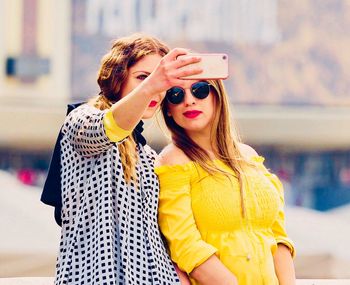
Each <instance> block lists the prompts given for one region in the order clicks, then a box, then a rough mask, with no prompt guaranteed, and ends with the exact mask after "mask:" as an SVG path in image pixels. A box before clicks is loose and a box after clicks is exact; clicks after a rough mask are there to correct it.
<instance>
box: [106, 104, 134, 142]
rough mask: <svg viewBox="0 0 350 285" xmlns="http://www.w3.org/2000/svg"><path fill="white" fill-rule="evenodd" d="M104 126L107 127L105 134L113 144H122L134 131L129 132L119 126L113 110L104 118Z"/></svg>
mask: <svg viewBox="0 0 350 285" xmlns="http://www.w3.org/2000/svg"><path fill="white" fill-rule="evenodd" d="M103 125H104V127H105V132H106V135H107V137H108V138H109V139H110V140H111V141H112V142H120V141H122V140H123V139H125V138H126V137H127V136H129V135H130V134H131V132H132V130H131V131H127V130H124V129H122V128H121V127H119V126H118V125H117V123H116V121H115V120H114V117H113V113H112V111H111V110H110V111H108V112H106V114H105V116H104V118H103Z"/></svg>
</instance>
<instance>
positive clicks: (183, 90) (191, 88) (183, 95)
mask: <svg viewBox="0 0 350 285" xmlns="http://www.w3.org/2000/svg"><path fill="white" fill-rule="evenodd" d="M198 83H206V84H207V85H208V88H209V91H208V94H207V95H206V96H205V97H203V98H201V97H197V96H196V93H195V92H193V87H194V85H196V84H198ZM211 87H213V88H214V89H216V88H215V87H214V86H213V84H210V83H209V82H207V81H197V82H195V83H193V84H192V85H191V87H190V88H189V89H190V90H191V94H192V95H193V96H194V97H195V98H197V99H200V100H203V99H205V98H207V97H208V96H209V94H210V88H211ZM173 88H178V89H180V90H181V91H182V98H181V100H180V101H179V102H178V103H173V102H171V101H170V100H169V96H168V92H169V91H170V90H172V89H173ZM185 92H186V91H185V89H184V88H182V87H179V86H173V87H171V88H170V89H168V90H167V94H166V95H165V97H166V99H167V102H168V103H170V104H172V105H179V104H181V103H182V102H183V100H184V98H185Z"/></svg>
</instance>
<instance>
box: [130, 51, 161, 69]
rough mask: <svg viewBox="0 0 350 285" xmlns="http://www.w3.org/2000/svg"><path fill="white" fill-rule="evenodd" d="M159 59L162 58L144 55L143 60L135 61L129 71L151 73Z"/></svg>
mask: <svg viewBox="0 0 350 285" xmlns="http://www.w3.org/2000/svg"><path fill="white" fill-rule="evenodd" d="M161 58H162V57H161V56H160V55H159V54H149V55H145V56H144V57H143V58H141V59H140V60H139V61H137V62H136V63H135V64H134V65H133V66H132V67H130V71H131V72H136V71H146V72H149V73H151V72H152V71H153V70H154V69H155V68H156V66H157V65H158V64H159V62H160V60H161Z"/></svg>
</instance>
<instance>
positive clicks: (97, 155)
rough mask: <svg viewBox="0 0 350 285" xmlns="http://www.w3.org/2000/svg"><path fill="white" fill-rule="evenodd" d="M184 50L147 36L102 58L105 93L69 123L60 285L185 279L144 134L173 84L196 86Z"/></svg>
mask: <svg viewBox="0 0 350 285" xmlns="http://www.w3.org/2000/svg"><path fill="white" fill-rule="evenodd" d="M186 53H187V51H186V50H184V49H174V50H172V51H170V52H169V50H168V47H167V46H166V45H164V44H163V43H162V42H160V41H159V40H158V39H156V38H153V37H149V36H145V35H132V36H129V37H125V38H120V39H118V40H116V41H115V42H114V43H113V46H112V48H111V50H110V51H109V52H108V53H107V54H106V55H105V56H104V57H103V58H102V62H101V67H100V70H99V73H98V79H97V81H98V84H99V87H100V90H101V91H100V93H99V95H98V96H96V97H95V98H92V99H91V100H90V101H89V102H88V103H87V104H83V105H81V106H79V107H78V108H76V109H74V110H73V111H71V112H70V113H69V115H68V116H67V117H66V120H65V122H64V124H63V127H62V134H63V138H62V140H61V177H62V187H61V189H62V203H63V205H62V236H61V243H60V252H59V256H58V259H57V268H56V278H55V284H70V285H73V284H76V285H78V284H79V285H81V284H86V285H89V284H96V285H97V284H115V285H117V284H118V285H121V284H126V285H127V284H129V285H135V284H145V285H146V284H150V285H151V284H152V285H173V284H180V281H179V276H178V275H177V274H176V271H175V268H174V265H173V263H172V262H171V260H170V257H169V256H168V253H167V251H166V249H165V246H164V244H163V242H162V239H161V235H160V232H159V227H158V223H157V214H158V193H159V183H158V179H157V176H156V175H155V174H154V171H153V170H154V169H153V167H154V158H155V152H154V151H153V150H152V149H151V148H150V147H149V146H147V144H146V141H145V139H144V138H143V136H142V134H141V132H142V121H140V120H141V119H147V118H151V117H152V116H153V115H154V113H155V111H156V110H157V108H158V107H159V105H160V103H161V101H162V99H163V98H164V96H165V92H166V90H168V89H169V88H170V87H171V86H174V85H176V86H181V87H182V88H189V86H190V83H189V82H188V81H186V80H181V79H179V78H180V77H183V76H186V75H189V74H197V73H199V72H201V70H199V69H195V68H192V69H190V70H188V71H183V70H180V69H181V67H183V66H185V65H188V64H191V63H194V62H198V61H199V58H197V57H189V58H188V59H186V60H181V61H179V60H176V58H177V56H179V55H182V54H186Z"/></svg>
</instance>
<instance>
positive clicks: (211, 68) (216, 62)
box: [178, 53, 228, 79]
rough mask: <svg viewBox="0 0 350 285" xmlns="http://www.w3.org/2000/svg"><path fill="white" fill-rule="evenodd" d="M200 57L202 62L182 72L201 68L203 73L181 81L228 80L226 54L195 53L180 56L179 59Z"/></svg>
mask: <svg viewBox="0 0 350 285" xmlns="http://www.w3.org/2000/svg"><path fill="white" fill-rule="evenodd" d="M188 56H198V57H200V58H201V61H200V62H197V63H192V64H189V65H186V66H184V67H182V68H181V69H182V70H185V69H191V68H193V67H199V68H201V69H202V70H203V71H202V72H201V73H199V74H196V75H190V76H185V77H181V79H226V78H227V77H228V56H227V54H224V53H195V54H194V53H193V54H187V55H180V56H178V58H183V57H188Z"/></svg>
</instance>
